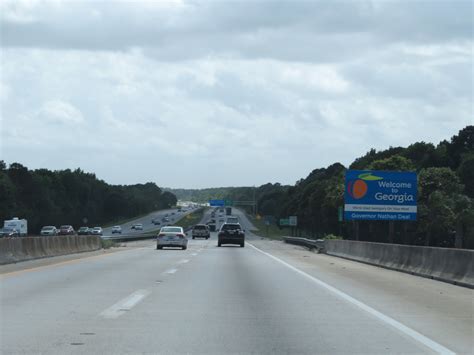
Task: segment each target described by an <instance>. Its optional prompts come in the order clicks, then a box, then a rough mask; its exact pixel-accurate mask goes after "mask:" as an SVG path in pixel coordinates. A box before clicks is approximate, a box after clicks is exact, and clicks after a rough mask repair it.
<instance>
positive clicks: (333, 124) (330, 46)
mask: <svg viewBox="0 0 474 355" xmlns="http://www.w3.org/2000/svg"><path fill="white" fill-rule="evenodd" d="M11 4H12V3H11V2H10V5H7V10H8V11H7V14H5V13H4V12H3V13H2V15H1V16H2V17H1V21H2V24H1V25H2V34H1V36H2V43H1V45H2V58H1V64H2V78H1V81H0V83H1V84H0V89H1V90H0V95H1V97H2V100H3V101H2V127H3V128H2V132H1V137H2V156H4V157H5V159H6V160H7V161H9V162H12V161H20V162H22V163H25V164H26V165H28V166H31V167H33V168H34V167H48V168H65V167H70V168H75V167H78V166H80V167H82V168H84V169H85V170H88V171H94V172H96V173H97V174H98V176H99V177H102V178H104V179H106V180H107V181H109V182H112V183H135V182H143V181H157V182H158V184H160V185H165V186H187V187H192V186H194V187H196V186H219V185H253V184H260V183H265V182H268V181H280V182H282V183H294V182H295V181H296V180H298V179H299V178H301V177H303V176H306V175H307V173H308V172H309V171H311V170H312V169H314V168H315V167H320V166H325V165H328V164H331V163H333V162H335V161H340V162H342V163H344V164H349V163H350V162H351V161H352V160H353V159H354V158H356V157H357V156H359V155H362V154H364V153H365V152H366V151H367V150H369V149H370V148H372V147H374V148H377V149H384V148H387V147H388V146H391V145H392V146H397V145H408V144H410V143H413V142H414V141H419V140H424V141H428V142H434V143H437V142H438V141H440V140H442V139H446V138H449V137H450V136H451V135H453V134H455V133H456V132H457V131H458V130H459V129H461V128H462V127H463V126H465V125H467V124H472V117H473V109H472V97H473V89H472V88H473V69H472V61H473V54H472V36H471V34H470V31H472V19H471V18H470V16H469V13H468V11H469V9H471V7H472V5H471V4H470V3H469V2H455V3H453V2H449V3H448V2H437V3H436V5H435V6H433V8H429V9H427V8H426V7H424V6H422V5H419V4H426V2H419V3H418V2H416V4H415V3H413V2H399V3H396V5H397V6H395V5H393V3H392V2H361V1H357V2H355V1H354V2H301V3H294V2H291V3H290V2H281V1H278V2H268V1H257V2H252V3H250V2H235V3H232V6H228V5H227V4H225V6H224V4H223V3H220V2H196V1H193V2H187V1H183V2H179V1H177V2H166V3H162V2H158V3H156V2H147V3H141V4H135V3H133V5H131V3H129V2H118V3H115V4H114V6H110V3H109V2H97V3H96V2H94V3H86V2H74V3H70V2H67V3H63V2H62V1H58V0H57V1H50V2H34V3H31V4H30V3H25V4H23V3H19V5H18V6H17V7H14V6H13V5H11ZM417 4H418V5H417ZM2 6H5V5H2ZM8 6H9V7H8ZM3 9H5V7H4V8H3ZM8 13H10V15H8ZM12 13H13V14H14V16H13V15H11V14H12ZM443 13H447V14H451V15H452V16H451V15H450V16H442V14H443ZM454 14H456V16H454ZM12 16H13V17H12ZM15 16H17V17H18V18H22V17H23V18H28V19H29V20H28V21H22V20H18V19H16V17H15ZM5 127H8V130H7V129H6V128H5ZM33 137H41V139H32V138H33ZM168 167H171V169H168ZM191 172H192V173H191Z"/></svg>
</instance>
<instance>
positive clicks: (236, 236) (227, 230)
mask: <svg viewBox="0 0 474 355" xmlns="http://www.w3.org/2000/svg"><path fill="white" fill-rule="evenodd" d="M222 244H239V245H240V246H241V247H242V248H243V247H244V246H245V232H244V231H243V230H242V227H241V226H240V224H238V223H224V224H223V225H222V227H221V229H220V230H219V234H218V235H217V246H218V247H220V246H222Z"/></svg>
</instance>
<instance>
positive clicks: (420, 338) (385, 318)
mask: <svg viewBox="0 0 474 355" xmlns="http://www.w3.org/2000/svg"><path fill="white" fill-rule="evenodd" d="M247 244H248V245H250V246H251V247H252V248H254V249H255V250H256V251H258V252H260V253H262V254H264V255H266V256H268V257H269V258H272V259H273V260H275V261H277V262H279V263H280V264H282V265H284V266H286V267H287V268H289V269H291V270H293V271H295V272H297V273H298V274H300V275H302V276H304V277H306V278H307V279H309V280H311V281H313V282H314V283H316V284H317V285H319V286H321V287H323V288H325V289H327V290H328V291H331V292H332V293H334V294H336V295H337V296H338V297H340V298H342V299H344V300H345V301H348V302H350V303H352V304H353V305H355V306H357V307H359V308H360V309H362V310H364V311H366V312H367V313H369V314H371V315H372V316H374V317H376V318H378V319H379V320H381V321H382V322H384V323H386V324H388V325H390V326H392V327H394V328H395V329H397V330H399V331H400V332H402V333H404V334H405V335H407V336H409V337H410V338H412V339H414V340H416V341H417V342H419V343H421V344H423V345H425V346H427V347H428V348H430V349H431V350H433V351H435V352H437V353H439V354H456V353H455V352H453V351H452V350H449V349H448V348H445V347H444V346H442V345H441V344H438V343H437V342H435V341H434V340H431V339H430V338H427V337H426V336H424V335H423V334H420V333H418V332H417V331H416V330H413V329H411V328H409V327H407V326H406V325H404V324H402V323H400V322H398V321H396V320H395V319H393V318H391V317H389V316H386V315H385V314H383V313H381V312H379V311H377V310H375V309H374V308H372V307H370V306H368V305H366V304H365V303H362V302H361V301H358V300H356V299H355V298H353V297H352V296H349V295H348V294H347V293H344V292H342V291H340V290H338V289H337V288H335V287H333V286H331V285H329V284H327V283H325V282H324V281H321V280H319V279H317V278H316V277H314V276H311V275H309V274H307V273H306V272H304V271H302V270H300V269H298V268H296V267H294V266H293V265H290V264H288V263H287V262H286V261H283V260H281V259H280V258H277V257H276V256H273V255H272V254H270V253H267V252H265V251H263V250H261V249H259V248H257V247H256V246H255V245H253V244H251V243H249V242H247Z"/></svg>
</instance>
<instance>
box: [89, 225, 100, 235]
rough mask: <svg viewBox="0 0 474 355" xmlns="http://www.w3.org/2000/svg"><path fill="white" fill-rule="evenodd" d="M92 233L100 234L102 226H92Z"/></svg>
mask: <svg viewBox="0 0 474 355" xmlns="http://www.w3.org/2000/svg"><path fill="white" fill-rule="evenodd" d="M91 234H92V235H102V228H101V227H94V228H92V231H91Z"/></svg>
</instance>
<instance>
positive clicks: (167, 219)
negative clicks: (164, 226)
mask: <svg viewBox="0 0 474 355" xmlns="http://www.w3.org/2000/svg"><path fill="white" fill-rule="evenodd" d="M161 221H162V222H169V221H170V219H169V218H168V217H163V219H162V220H161Z"/></svg>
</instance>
